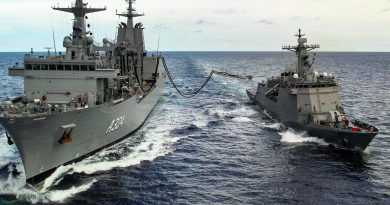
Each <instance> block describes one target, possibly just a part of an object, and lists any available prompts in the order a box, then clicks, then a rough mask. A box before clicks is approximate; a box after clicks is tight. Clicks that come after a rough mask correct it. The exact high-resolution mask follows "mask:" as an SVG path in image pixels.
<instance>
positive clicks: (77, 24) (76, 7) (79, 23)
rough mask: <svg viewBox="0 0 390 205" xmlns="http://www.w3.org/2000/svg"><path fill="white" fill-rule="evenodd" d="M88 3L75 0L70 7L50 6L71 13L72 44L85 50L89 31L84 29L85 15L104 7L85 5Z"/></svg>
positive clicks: (102, 9)
mask: <svg viewBox="0 0 390 205" xmlns="http://www.w3.org/2000/svg"><path fill="white" fill-rule="evenodd" d="M87 5H88V3H84V2H83V0H76V2H75V3H74V4H72V7H67V8H61V7H54V6H53V7H52V8H53V9H54V10H57V11H63V12H68V13H73V15H74V17H75V19H74V22H73V33H72V39H73V40H72V45H73V46H74V47H79V48H80V47H81V48H83V51H84V52H86V47H87V43H88V42H87V34H91V35H92V33H91V32H89V31H87V30H86V23H85V19H86V18H87V17H86V16H85V15H86V14H88V13H94V12H99V11H104V10H106V8H91V7H89V8H88V7H87Z"/></svg>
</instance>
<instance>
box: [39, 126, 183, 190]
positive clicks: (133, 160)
mask: <svg viewBox="0 0 390 205" xmlns="http://www.w3.org/2000/svg"><path fill="white" fill-rule="evenodd" d="M171 129H173V127H171ZM171 129H170V126H169V125H167V126H158V127H154V128H152V129H149V130H148V131H147V133H145V136H144V139H143V141H142V142H141V143H140V144H138V145H136V146H133V145H132V144H131V143H132V142H128V141H124V142H122V143H120V144H117V145H115V146H113V147H109V148H106V149H104V150H102V151H101V152H99V153H97V154H95V155H93V156H91V157H88V158H86V159H84V160H83V161H81V162H78V163H74V164H70V165H67V166H61V167H59V168H58V169H57V170H56V171H55V172H54V173H53V174H52V175H51V176H50V177H48V178H47V179H46V180H45V182H44V185H43V189H42V191H41V192H46V191H48V190H49V189H50V188H51V187H53V186H55V185H57V184H58V183H59V182H60V181H61V180H62V179H63V177H64V176H65V175H67V174H74V173H84V174H93V173H96V172H101V171H109V170H112V169H114V168H123V167H129V166H133V165H138V164H141V163H142V162H143V161H152V160H154V159H156V158H157V157H160V156H164V155H166V154H169V153H170V152H172V151H173V145H174V144H175V143H176V142H177V141H179V140H181V139H182V138H183V137H182V138H173V137H169V132H170V130H171ZM138 134H140V133H138ZM123 147H124V148H128V147H129V148H131V151H130V152H129V153H127V152H125V153H124V149H123ZM112 154H115V155H118V156H120V157H119V159H114V160H110V159H109V158H110V157H109V156H110V155H112Z"/></svg>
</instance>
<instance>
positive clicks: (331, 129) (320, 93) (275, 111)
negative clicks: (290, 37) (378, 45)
mask: <svg viewBox="0 0 390 205" xmlns="http://www.w3.org/2000/svg"><path fill="white" fill-rule="evenodd" d="M296 36H297V37H298V45H297V46H283V50H288V51H292V52H294V53H295V54H296V56H297V58H298V63H297V66H296V67H295V68H291V69H286V70H285V72H283V73H281V75H280V76H277V77H272V78H270V79H268V80H267V81H266V82H263V83H259V84H258V87H257V90H256V91H251V90H247V94H248V96H249V98H250V100H251V101H252V102H254V103H256V104H258V105H260V106H261V107H262V108H264V109H266V110H267V111H269V113H270V114H271V115H272V116H273V117H275V118H277V119H278V120H280V121H281V122H283V123H284V124H286V125H288V126H293V127H296V128H299V129H304V130H307V132H308V133H309V134H310V135H312V136H316V137H319V138H321V139H324V140H325V141H327V142H329V143H332V144H336V145H338V146H341V147H344V148H348V149H354V150H361V151H362V150H365V149H366V147H367V146H368V145H369V144H370V142H371V141H372V140H373V139H374V137H375V136H376V135H377V134H378V129H377V128H375V127H374V126H372V125H369V124H366V123H363V122H360V121H358V120H351V119H348V118H347V117H346V114H345V112H344V109H343V106H342V104H341V102H340V98H339V91H340V90H341V88H340V86H339V85H338V84H337V82H336V81H335V78H334V77H333V76H332V75H331V74H328V73H326V72H324V73H322V74H319V73H318V72H317V71H315V70H314V69H313V61H314V58H313V61H310V59H309V57H310V55H309V54H308V51H311V50H314V49H316V48H319V47H320V46H319V45H317V44H313V45H308V44H306V43H307V39H306V38H303V37H304V34H301V30H299V33H298V34H297V35H296Z"/></svg>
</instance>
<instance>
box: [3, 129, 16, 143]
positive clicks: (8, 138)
mask: <svg viewBox="0 0 390 205" xmlns="http://www.w3.org/2000/svg"><path fill="white" fill-rule="evenodd" d="M5 135H6V136H7V140H8V145H13V144H15V143H14V142H13V141H12V139H11V137H10V136H9V135H8V132H5Z"/></svg>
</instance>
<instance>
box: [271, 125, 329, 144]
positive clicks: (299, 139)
mask: <svg viewBox="0 0 390 205" xmlns="http://www.w3.org/2000/svg"><path fill="white" fill-rule="evenodd" d="M279 134H280V136H282V139H281V141H282V142H287V143H305V142H314V143H317V144H320V145H325V146H326V145H329V144H328V143H326V142H325V141H324V140H322V139H318V138H316V137H308V136H307V134H306V132H296V131H294V130H292V129H288V130H286V131H284V132H279Z"/></svg>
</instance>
